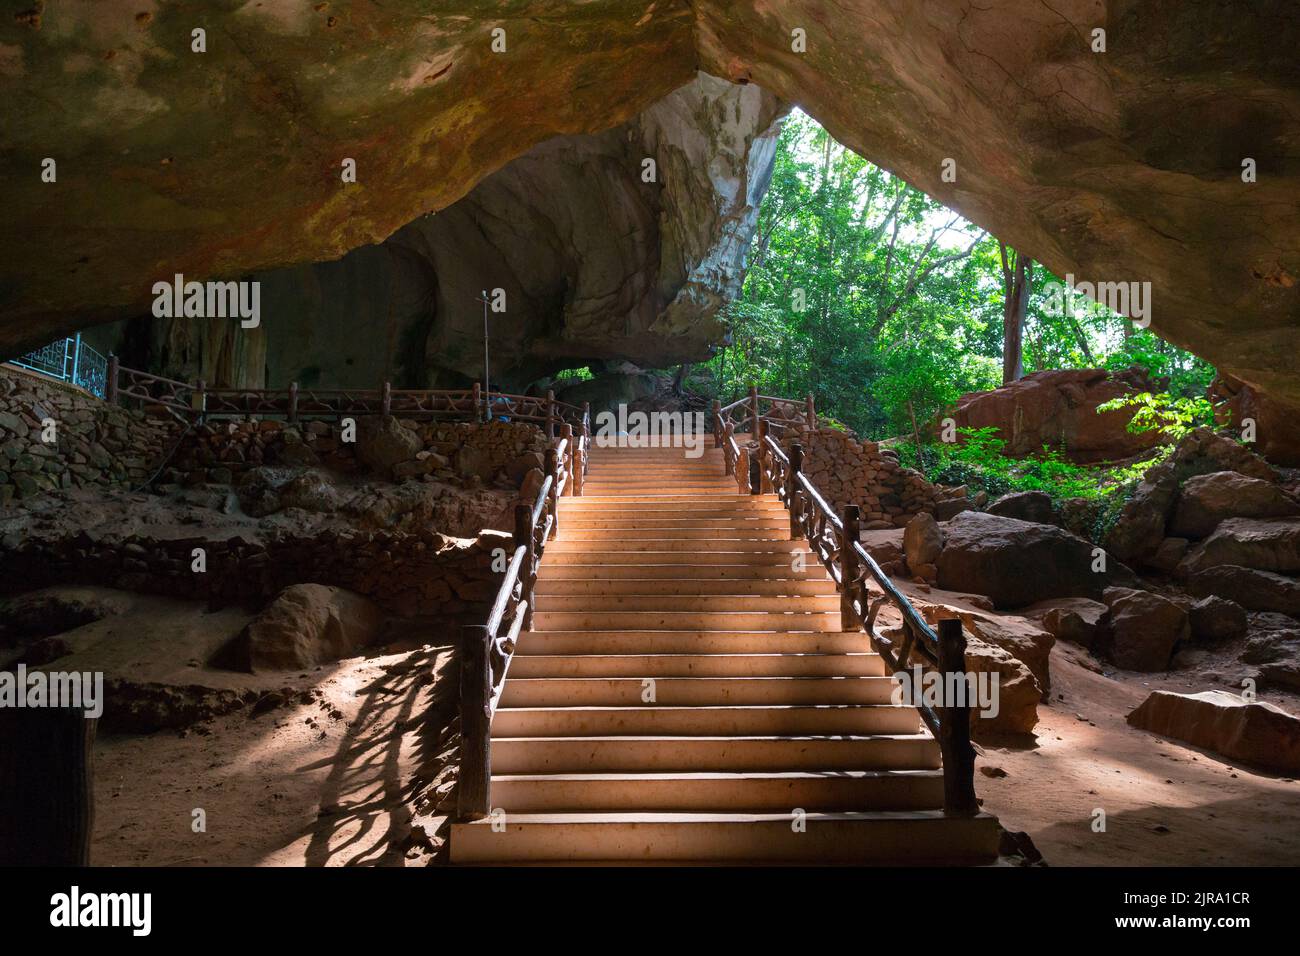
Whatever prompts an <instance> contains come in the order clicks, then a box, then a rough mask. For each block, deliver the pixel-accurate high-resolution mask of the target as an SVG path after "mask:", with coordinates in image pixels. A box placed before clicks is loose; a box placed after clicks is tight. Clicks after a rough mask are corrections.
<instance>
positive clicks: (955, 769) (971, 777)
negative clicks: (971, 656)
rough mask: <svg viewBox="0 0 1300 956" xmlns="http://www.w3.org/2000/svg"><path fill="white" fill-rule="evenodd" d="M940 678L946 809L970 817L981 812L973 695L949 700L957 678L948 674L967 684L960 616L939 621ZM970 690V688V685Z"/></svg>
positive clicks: (964, 639)
mask: <svg viewBox="0 0 1300 956" xmlns="http://www.w3.org/2000/svg"><path fill="white" fill-rule="evenodd" d="M938 631H939V677H940V678H941V679H942V681H943V683H942V686H943V687H944V688H945V692H944V698H945V699H944V703H945V704H946V705H947V706H945V707H942V708H940V710H939V750H940V752H941V753H942V754H943V812H944V813H945V814H947V815H949V816H963V817H969V816H974V815H975V814H977V813H979V809H980V808H979V801H978V800H977V799H976V797H975V748H974V747H973V746H971V742H970V710H971V708H970V694H969V693H966V694H964V695H963V699H962V700H960V701H954V700H948V699H947V697H948V695H949V694H950V693H951V692H952V688H953V686H954V684H956V683H958V682H956V681H949V680H948V675H949V674H961V675H962V677H963V681H962V682H961V683H962V686H963V687H966V683H965V675H966V636H965V635H964V634H962V630H961V620H960V619H959V618H946V619H944V620H941V621H939V627H938ZM967 689H969V688H968V687H967Z"/></svg>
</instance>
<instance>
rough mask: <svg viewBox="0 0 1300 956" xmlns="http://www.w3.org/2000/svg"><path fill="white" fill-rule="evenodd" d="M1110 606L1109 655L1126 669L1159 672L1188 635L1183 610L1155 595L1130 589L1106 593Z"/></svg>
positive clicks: (1115, 589) (1111, 590) (1186, 621)
mask: <svg viewBox="0 0 1300 956" xmlns="http://www.w3.org/2000/svg"><path fill="white" fill-rule="evenodd" d="M1106 605H1107V607H1109V608H1110V643H1109V655H1108V656H1109V657H1110V659H1111V660H1113V661H1114V662H1115V663H1116V665H1118V666H1119V667H1122V668H1124V669H1125V670H1130V671H1162V670H1166V669H1167V668H1168V667H1169V662H1170V660H1172V659H1173V656H1174V650H1175V649H1176V648H1177V647H1178V645H1179V644H1182V643H1184V642H1186V641H1187V639H1188V638H1189V637H1190V636H1191V632H1190V627H1189V624H1188V620H1187V612H1186V611H1185V610H1183V609H1182V608H1181V607H1179V606H1178V605H1177V604H1175V603H1174V602H1173V601H1170V600H1169V599H1167V598H1163V597H1161V596H1160V595H1158V594H1152V593H1151V592H1150V591H1137V590H1134V589H1132V588H1111V589H1109V590H1107V592H1106Z"/></svg>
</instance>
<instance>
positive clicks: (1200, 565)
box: [1182, 518, 1300, 573]
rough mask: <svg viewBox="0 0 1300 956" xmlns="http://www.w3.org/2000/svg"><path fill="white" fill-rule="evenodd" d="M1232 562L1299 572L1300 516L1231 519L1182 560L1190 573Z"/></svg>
mask: <svg viewBox="0 0 1300 956" xmlns="http://www.w3.org/2000/svg"><path fill="white" fill-rule="evenodd" d="M1224 564H1231V565H1237V566H1239V567H1243V568H1254V569H1256V570H1258V571H1288V572H1292V573H1294V572H1297V571H1300V518H1270V519H1265V518H1228V519H1226V520H1224V521H1221V522H1220V523H1219V526H1218V527H1217V528H1216V529H1215V531H1214V534H1212V535H1210V536H1209V537H1208V538H1206V539H1205V540H1204V541H1203V542H1201V544H1200V545H1199V546H1198V547H1196V548H1194V549H1193V550H1192V551H1191V552H1190V553H1189V554H1188V555H1187V557H1186V558H1185V559H1184V560H1183V564H1182V567H1183V568H1185V569H1186V570H1188V571H1189V572H1194V571H1202V570H1204V569H1205V568H1213V567H1217V566H1219V565H1224Z"/></svg>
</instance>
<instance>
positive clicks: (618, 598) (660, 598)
mask: <svg viewBox="0 0 1300 956" xmlns="http://www.w3.org/2000/svg"><path fill="white" fill-rule="evenodd" d="M733 590H739V589H738V588H733ZM575 605H576V606H579V607H581V608H582V610H583V613H587V614H592V613H597V614H603V613H604V612H606V611H656V612H657V611H665V612H676V611H703V612H710V613H730V612H734V611H764V612H768V613H772V614H785V613H788V612H791V611H796V612H798V611H827V612H830V611H834V610H837V609H838V608H839V606H840V597H839V595H838V594H812V595H801V594H789V595H764V594H757V595H755V594H588V595H586V596H585V597H583V599H582V600H581V601H574V600H573V599H572V598H570V597H568V596H567V595H558V594H538V595H536V596H535V598H534V603H533V607H535V608H536V609H537V613H539V614H540V613H542V612H549V611H564V610H565V609H566V608H572V607H574V606H575Z"/></svg>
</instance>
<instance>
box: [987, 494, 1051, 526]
mask: <svg viewBox="0 0 1300 956" xmlns="http://www.w3.org/2000/svg"><path fill="white" fill-rule="evenodd" d="M988 513H989V514H991V515H1000V516H1001V517H1003V518H1019V519H1020V520H1021V521H1035V522H1037V523H1038V524H1058V523H1059V522H1058V520H1057V517H1056V510H1055V509H1054V508H1053V507H1052V499H1051V497H1050V496H1049V495H1047V494H1045V493H1043V492H1041V491H1014V492H1012V493H1011V494H1008V495H1003V496H1002V497H1001V498H999V499H998V500H997V501H995V502H993V503H992V504H991V505H989V507H988Z"/></svg>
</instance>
